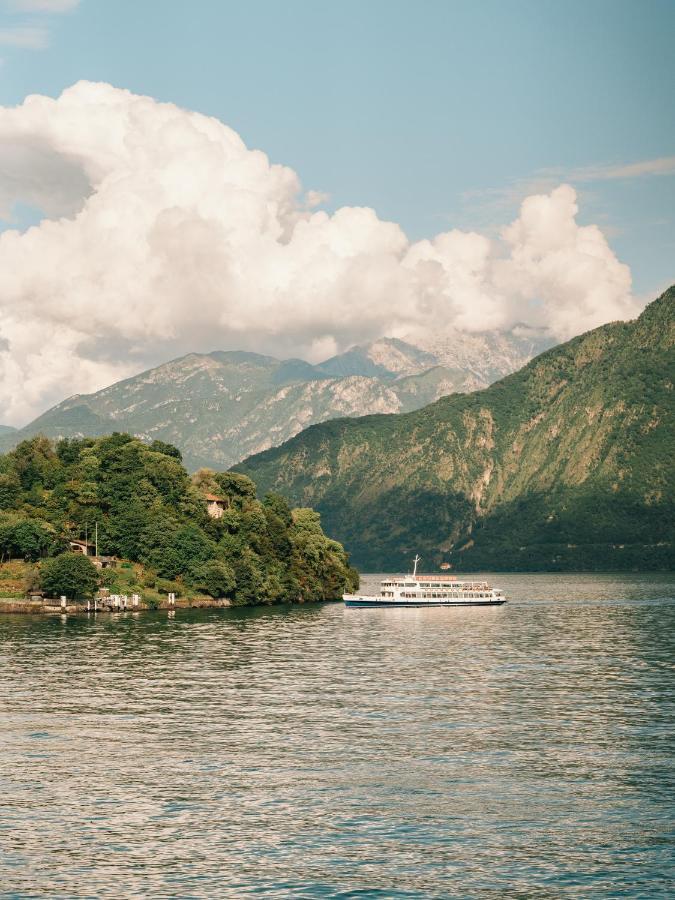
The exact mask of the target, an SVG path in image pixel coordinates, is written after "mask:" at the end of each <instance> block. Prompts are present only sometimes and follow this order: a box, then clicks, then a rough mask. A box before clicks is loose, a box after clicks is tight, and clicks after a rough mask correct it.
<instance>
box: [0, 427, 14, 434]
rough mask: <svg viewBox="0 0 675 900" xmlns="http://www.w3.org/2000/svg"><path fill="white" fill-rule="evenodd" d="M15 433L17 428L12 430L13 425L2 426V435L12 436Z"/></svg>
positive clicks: (0, 430)
mask: <svg viewBox="0 0 675 900" xmlns="http://www.w3.org/2000/svg"><path fill="white" fill-rule="evenodd" d="M13 431H16V428H12V426H11V425H0V434H11V433H12V432H13Z"/></svg>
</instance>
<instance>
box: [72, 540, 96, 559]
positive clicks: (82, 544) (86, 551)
mask: <svg viewBox="0 0 675 900" xmlns="http://www.w3.org/2000/svg"><path fill="white" fill-rule="evenodd" d="M68 545H69V546H70V549H71V550H72V552H73V553H81V554H82V556H94V555H95V553H96V545H95V544H92V543H90V542H89V541H80V540H72V541H68Z"/></svg>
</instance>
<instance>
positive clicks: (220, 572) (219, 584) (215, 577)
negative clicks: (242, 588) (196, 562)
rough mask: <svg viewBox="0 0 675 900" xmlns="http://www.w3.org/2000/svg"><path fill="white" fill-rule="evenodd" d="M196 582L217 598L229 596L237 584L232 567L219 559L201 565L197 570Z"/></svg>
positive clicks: (199, 586) (199, 587) (200, 587)
mask: <svg viewBox="0 0 675 900" xmlns="http://www.w3.org/2000/svg"><path fill="white" fill-rule="evenodd" d="M194 582H195V587H197V588H198V589H199V590H200V591H202V590H203V591H206V593H207V594H210V596H211V597H213V598H214V599H215V600H218V599H220V598H221V597H227V596H228V595H229V594H231V593H232V592H233V591H234V588H235V586H236V578H235V576H234V572H233V571H232V568H231V567H230V566H228V565H227V563H224V562H221V561H220V560H217V559H216V560H213V561H212V562H208V563H205V564H204V565H203V566H200V567H199V569H197V570H196V572H195V578H194Z"/></svg>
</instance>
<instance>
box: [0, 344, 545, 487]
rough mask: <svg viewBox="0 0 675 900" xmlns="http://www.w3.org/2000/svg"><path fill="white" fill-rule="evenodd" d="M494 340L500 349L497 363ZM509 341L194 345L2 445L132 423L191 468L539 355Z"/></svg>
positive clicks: (400, 407)
mask: <svg viewBox="0 0 675 900" xmlns="http://www.w3.org/2000/svg"><path fill="white" fill-rule="evenodd" d="M486 341H487V342H488V343H490V345H491V346H494V347H495V348H496V347H499V348H500V351H499V353H500V355H499V357H498V358H496V359H495V361H494V363H493V364H492V366H493V367H492V368H490V367H489V366H486V362H487V360H486V358H485V357H486V351H485V347H484V345H485V342H486ZM509 341H510V339H509V337H508V336H506V337H503V336H495V335H490V336H488V337H485V336H475V335H459V336H458V337H457V339H456V340H455V341H454V348H455V349H454V351H453V353H451V354H448V353H447V352H446V353H443V352H436V353H430V352H428V351H425V350H423V349H421V348H419V347H416V346H414V345H413V344H410V343H407V342H405V341H401V340H397V339H394V338H383V339H380V340H378V341H373V342H372V343H370V344H367V345H364V346H361V347H354V348H352V349H351V350H348V351H347V352H346V353H343V354H341V355H340V356H335V357H333V358H331V359H329V360H326V361H325V362H324V363H320V364H318V365H311V364H310V363H308V362H305V361H304V360H301V359H287V360H278V359H275V358H274V357H271V356H263V355H261V354H257V353H250V352H246V351H236V350H232V351H215V352H213V353H205V354H199V353H191V354H188V355H187V356H184V357H181V358H179V359H175V360H171V361H170V362H167V363H164V364H163V365H160V366H157V367H156V368H154V369H150V370H148V371H146V372H143V373H141V374H140V375H136V376H133V377H132V378H127V379H126V380H124V381H120V382H117V383H116V384H113V385H111V386H109V387H106V388H104V389H103V390H101V391H98V392H96V393H95V394H76V395H75V396H73V397H70V398H68V399H67V400H64V401H63V402H62V403H59V404H58V405H57V406H55V407H53V408H52V409H50V410H48V411H47V412H45V413H44V414H43V415H41V416H39V417H38V418H37V419H35V420H34V421H33V422H31V423H30V424H29V425H28V426H26V427H25V428H22V429H19V430H17V431H12V432H8V433H6V434H2V433H1V432H0V451H7V450H9V449H11V448H12V447H13V446H15V445H16V444H17V443H19V441H21V440H23V439H25V438H27V437H31V436H33V435H35V434H38V433H43V434H45V435H46V436H47V437H50V438H53V439H57V438H61V437H78V436H83V435H89V436H98V435H103V434H108V433H109V432H111V431H128V432H129V433H131V434H135V435H137V436H138V437H140V438H142V439H143V440H146V441H151V440H153V439H160V440H164V441H168V442H170V443H172V444H175V445H176V446H177V447H179V448H180V449H181V451H182V453H183V456H184V459H185V463H186V465H187V467H188V468H189V469H196V468H199V467H201V466H208V467H211V468H217V469H223V468H228V467H229V466H231V465H233V464H234V463H237V462H239V461H240V460H242V459H244V458H245V457H247V456H250V455H251V454H253V453H257V452H259V451H261V450H264V449H266V448H267V447H270V446H274V445H276V444H280V443H283V441H285V440H287V439H288V438H290V437H292V436H293V435H295V434H297V433H298V432H300V431H302V429H303V428H306V427H307V426H309V425H312V424H314V423H316V422H322V421H325V420H327V419H331V418H336V417H339V416H359V415H366V414H370V413H391V412H407V411H409V410H412V409H418V408H419V407H421V406H424V405H425V404H427V403H429V402H431V401H433V400H435V399H437V398H438V397H441V396H444V395H445V394H449V393H453V392H456V391H467V390H475V389H476V388H479V387H484V386H485V385H486V384H487V383H489V382H488V381H487V380H486V379H491V380H494V379H492V375H493V374H494V372H498V373H499V374H504V372H506V371H513V370H514V369H516V368H518V367H519V366H520V365H522V364H523V362H525V361H527V359H529V358H530V356H531V355H532V348H531V347H529V345H523V344H522V342H520V341H519V340H518V339H517V338H513V339H512V340H511V342H509ZM477 342H478V343H477ZM472 346H473V347H476V351H475V356H476V360H475V361H474V362H475V363H476V365H473V366H471V367H470V366H468V365H467V364H466V357H468V358H470V357H471V355H472V354H471V350H470V348H471V347H472ZM509 347H510V350H509ZM460 350H461V351H462V352H463V353H464V357H461V354H460ZM495 354H496V351H495ZM528 354H529V355H528ZM496 355H497V354H496ZM442 360H443V361H445V362H442ZM495 377H499V375H495Z"/></svg>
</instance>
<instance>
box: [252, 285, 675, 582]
mask: <svg viewBox="0 0 675 900" xmlns="http://www.w3.org/2000/svg"><path fill="white" fill-rule="evenodd" d="M674 345H675V287H674V288H670V289H669V290H668V291H667V292H666V293H665V294H663V295H662V296H661V297H660V298H659V299H658V300H655V301H654V302H653V303H651V304H650V305H649V306H648V307H647V308H646V309H645V310H644V312H643V313H642V315H641V316H640V317H639V318H638V319H636V320H635V321H632V322H614V323H610V324H608V325H604V326H602V327H600V328H597V329H595V330H593V331H590V332H588V333H586V334H583V335H581V336H579V337H576V338H574V339H573V340H571V341H569V342H568V343H565V344H563V345H560V346H558V347H555V348H553V349H551V350H548V351H546V352H544V353H543V354H541V355H540V356H538V357H537V358H536V359H534V360H532V361H531V362H529V363H528V364H527V365H525V367H524V368H522V369H521V370H520V371H518V372H516V373H515V374H512V375H509V376H508V377H506V378H503V379H502V380H500V381H498V382H496V383H495V384H492V385H491V386H490V387H488V388H487V389H485V390H479V391H475V392H473V393H468V394H458V395H453V396H445V397H443V398H442V399H439V400H438V401H437V402H435V403H432V404H431V405H428V406H426V407H424V408H422V409H419V410H416V411H412V412H409V413H406V414H400V415H371V416H366V417H363V418H359V419H353V418H352V419H340V420H335V421H330V422H325V423H323V424H318V425H314V426H313V427H311V428H308V429H307V430H305V431H303V432H302V433H301V434H299V435H297V436H296V437H294V438H293V439H291V440H289V441H288V442H286V443H285V444H283V445H282V446H279V447H276V448H273V449H269V450H267V451H265V452H263V453H260V454H258V455H256V456H254V457H252V458H250V459H248V460H246V461H245V462H244V463H243V464H242V465H240V466H237V467H236V469H237V470H238V471H240V472H244V473H246V474H247V475H249V476H251V477H252V478H253V479H254V480H255V481H256V482H257V484H258V486H259V488H260V489H261V491H262V492H265V491H269V490H274V491H277V492H279V493H281V494H283V495H284V496H286V497H287V498H289V499H290V500H292V502H293V503H294V504H298V505H302V506H312V507H314V508H315V509H317V510H318V511H320V512H321V514H322V517H323V522H324V526H325V528H326V530H327V532H328V533H329V534H331V535H332V536H333V537H335V538H336V539H337V540H339V541H341V542H342V543H343V544H344V545H345V546H346V548H347V549H348V550H349V551H350V552H351V553H352V558H353V561H354V562H355V564H356V565H357V566H359V567H361V568H362V569H365V570H367V571H368V570H369V571H378V570H382V569H389V570H399V571H400V570H401V569H404V568H405V567H406V566H407V565H408V563H409V560H410V558H411V556H412V555H413V554H414V553H416V552H419V553H421V554H422V556H423V557H424V559H425V563H426V565H427V566H430V567H433V566H435V565H439V564H440V563H441V562H447V563H448V564H449V565H450V566H452V567H454V568H457V569H463V570H465V571H475V570H477V569H501V570H505V569H506V570H508V569H514V570H537V569H538V570H544V569H545V570H564V569H578V570H600V571H601V570H605V571H607V570H627V569H628V570H630V569H642V570H649V569H671V568H673V565H674V562H675V561H674V552H673V541H674V535H673V530H674V527H675V490H674V488H675V430H674V428H673V422H674V416H673V413H674V402H673V401H674V385H675V349H674Z"/></svg>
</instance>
